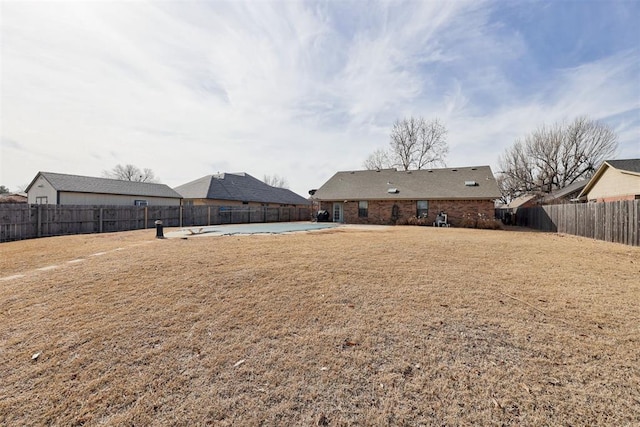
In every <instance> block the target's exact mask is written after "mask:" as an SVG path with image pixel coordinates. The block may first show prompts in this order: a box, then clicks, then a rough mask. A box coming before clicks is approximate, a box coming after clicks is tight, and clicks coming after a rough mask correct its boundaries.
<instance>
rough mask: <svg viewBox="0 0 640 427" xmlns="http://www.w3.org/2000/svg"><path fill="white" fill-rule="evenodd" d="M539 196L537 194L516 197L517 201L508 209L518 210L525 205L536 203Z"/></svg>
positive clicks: (510, 204) (509, 205)
mask: <svg viewBox="0 0 640 427" xmlns="http://www.w3.org/2000/svg"><path fill="white" fill-rule="evenodd" d="M537 198H538V196H537V195H535V194H525V195H524V196H519V197H516V198H515V199H513V200H512V201H511V202H510V203H509V204H508V205H507V208H509V209H517V208H519V207H522V206H524V205H526V204H527V203H529V202H532V201H535V199H537Z"/></svg>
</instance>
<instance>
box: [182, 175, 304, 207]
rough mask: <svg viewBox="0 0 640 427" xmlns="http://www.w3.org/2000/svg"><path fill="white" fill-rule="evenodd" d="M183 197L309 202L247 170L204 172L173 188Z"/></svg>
mask: <svg viewBox="0 0 640 427" xmlns="http://www.w3.org/2000/svg"><path fill="white" fill-rule="evenodd" d="M175 190H176V191H177V192H178V193H180V194H181V195H182V197H184V198H185V199H216V200H234V201H241V202H257V203H277V204H283V205H284V204H286V205H308V204H309V201H308V200H307V199H305V198H304V197H302V196H299V195H298V194H296V193H294V192H293V191H291V190H288V189H286V188H278V187H272V186H270V185H267V184H265V183H264V182H262V181H260V180H259V179H256V178H254V177H252V176H251V175H249V174H248V173H244V172H241V173H222V174H216V175H207V176H203V177H202V178H199V179H196V180H195V181H191V182H188V183H186V184H183V185H180V186H178V187H176V188H175Z"/></svg>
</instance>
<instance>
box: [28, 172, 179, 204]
mask: <svg viewBox="0 0 640 427" xmlns="http://www.w3.org/2000/svg"><path fill="white" fill-rule="evenodd" d="M39 177H43V178H44V179H46V180H47V181H48V182H49V184H51V186H52V187H53V188H54V189H55V190H57V191H64V192H69V193H94V194H119V195H126V196H147V197H165V198H173V199H180V198H181V196H180V194H178V193H177V192H175V191H174V190H172V189H171V187H169V186H168V185H165V184H154V183H150V182H137V181H124V180H120V179H109V178H94V177H90V176H80V175H67V174H62V173H53V172H38V174H37V175H36V177H35V178H34V179H33V181H31V184H29V187H27V192H29V190H30V189H31V187H32V186H33V185H34V183H35V182H36V181H37V180H38V178H39Z"/></svg>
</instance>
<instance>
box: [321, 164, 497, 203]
mask: <svg viewBox="0 0 640 427" xmlns="http://www.w3.org/2000/svg"><path fill="white" fill-rule="evenodd" d="M467 184H469V185H467ZM313 198H314V199H318V200H451V199H488V200H494V199H498V198H500V190H499V189H498V184H497V183H496V180H495V178H494V177H493V173H492V172H491V168H490V167H489V166H471V167H461V168H444V169H422V170H412V171H397V170H395V169H382V170H363V171H345V172H338V173H336V174H335V175H334V176H332V177H331V178H330V179H329V180H328V181H327V182H326V183H324V185H323V186H322V187H320V188H319V189H318V190H317V191H316V192H315V194H314V195H313Z"/></svg>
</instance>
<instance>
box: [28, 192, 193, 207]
mask: <svg viewBox="0 0 640 427" xmlns="http://www.w3.org/2000/svg"><path fill="white" fill-rule="evenodd" d="M136 200H146V201H147V203H148V204H149V206H179V205H180V199H172V198H166V197H150V196H127V195H118V194H96V193H69V192H61V193H60V204H61V205H118V206H133V205H134V203H135V201H136ZM29 203H31V202H29Z"/></svg>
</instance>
